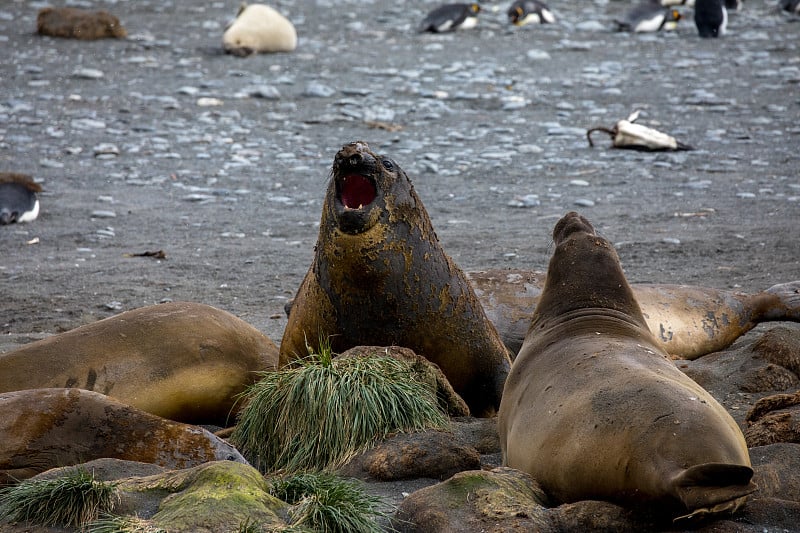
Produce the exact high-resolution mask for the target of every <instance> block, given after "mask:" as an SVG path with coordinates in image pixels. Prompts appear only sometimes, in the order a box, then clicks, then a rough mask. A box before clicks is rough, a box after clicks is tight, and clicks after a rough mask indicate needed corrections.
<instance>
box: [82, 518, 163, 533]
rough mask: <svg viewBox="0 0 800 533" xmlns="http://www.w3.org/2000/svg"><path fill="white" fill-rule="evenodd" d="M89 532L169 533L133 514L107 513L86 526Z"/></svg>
mask: <svg viewBox="0 0 800 533" xmlns="http://www.w3.org/2000/svg"><path fill="white" fill-rule="evenodd" d="M86 531H87V532H88V533H167V531H166V530H165V529H162V528H160V527H157V526H155V525H153V524H152V523H151V522H149V521H147V520H142V519H141V518H137V517H133V516H111V515H105V516H102V517H100V518H99V519H98V520H95V521H94V522H92V523H91V524H89V525H88V527H86Z"/></svg>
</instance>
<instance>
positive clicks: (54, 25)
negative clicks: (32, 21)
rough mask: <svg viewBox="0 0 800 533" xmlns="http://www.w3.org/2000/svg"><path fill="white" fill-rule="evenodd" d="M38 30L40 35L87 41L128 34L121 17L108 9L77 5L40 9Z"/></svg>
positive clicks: (120, 36) (37, 18) (37, 21)
mask: <svg viewBox="0 0 800 533" xmlns="http://www.w3.org/2000/svg"><path fill="white" fill-rule="evenodd" d="M36 30H37V31H38V33H39V34H40V35H48V36H50V37H63V38H66V39H83V40H86V41H91V40H95V39H105V38H116V39H122V38H124V37H127V36H128V32H127V31H125V28H124V27H123V26H122V24H120V22H119V19H118V18H117V17H115V16H114V15H112V14H110V13H108V12H107V11H87V10H85V9H79V8H77V7H44V8H42V9H40V10H39V14H38V15H37V17H36Z"/></svg>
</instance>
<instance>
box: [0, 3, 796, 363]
mask: <svg viewBox="0 0 800 533" xmlns="http://www.w3.org/2000/svg"><path fill="white" fill-rule="evenodd" d="M57 4H58V5H64V3H62V2H58V3H57ZM45 5H48V4H47V3H46V2H37V1H21V0H8V1H6V2H3V3H2V4H0V46H2V48H3V60H2V62H0V171H16V172H24V173H28V174H31V175H32V176H33V177H34V178H35V179H36V180H37V181H39V182H41V183H42V184H43V186H44V193H42V195H41V205H42V208H41V209H42V212H41V215H40V216H39V218H38V220H36V221H35V222H33V223H30V224H25V225H15V226H8V227H0V250H2V253H0V286H2V299H0V332H2V336H0V351H4V350H7V349H10V348H13V347H14V346H17V345H18V344H20V343H24V342H28V341H30V340H33V339H37V338H41V337H43V336H46V335H49V334H52V333H57V332H59V331H64V330H67V329H71V328H74V327H76V326H79V325H81V324H84V323H88V322H91V321H94V320H97V319H99V318H104V317H107V316H110V315H112V314H115V313H118V312H120V311H123V310H127V309H132V308H136V307H141V306H144V305H149V304H154V303H158V302H163V301H169V300H175V301H177V300H191V301H198V302H203V303H207V304H211V305H214V306H217V307H220V308H222V309H225V310H227V311H230V312H232V313H233V314H235V315H237V316H239V317H240V318H242V319H244V320H246V321H247V322H249V323H251V324H253V325H254V326H256V327H257V328H258V329H260V330H262V331H263V332H265V333H266V334H267V335H269V336H270V337H271V338H272V339H273V340H274V341H275V342H276V343H278V342H279V341H280V338H281V335H282V331H283V327H284V325H285V323H286V320H285V316H284V314H283V305H284V304H285V302H286V301H287V299H289V298H291V297H292V296H293V294H294V292H295V290H296V289H297V287H298V285H299V284H300V281H301V279H302V277H303V275H304V274H305V271H306V269H307V267H308V265H309V264H310V261H311V257H312V252H313V245H314V242H315V241H316V237H317V227H318V222H319V216H320V208H321V205H322V200H323V194H324V190H325V187H326V184H327V175H328V172H329V169H330V164H331V161H332V159H333V156H334V154H335V153H336V151H337V150H338V149H339V148H340V147H341V146H342V145H343V144H345V143H347V142H350V141H353V140H357V139H361V140H365V141H367V142H369V143H370V145H371V146H372V147H373V148H377V149H378V151H381V152H383V153H385V154H387V155H389V156H391V157H393V158H394V159H395V160H396V161H397V162H398V163H399V164H400V165H401V166H403V167H404V169H405V170H406V171H407V172H408V174H409V175H410V176H411V177H412V179H413V180H414V184H415V187H416V189H417V191H418V192H419V195H420V197H421V198H422V200H423V202H425V205H426V207H427V210H428V212H429V214H430V216H431V219H432V221H433V224H434V226H435V227H436V229H437V233H438V236H439V238H440V239H441V241H442V243H443V245H444V247H445V250H446V251H447V252H449V253H450V254H451V255H452V256H453V258H454V259H455V260H456V262H457V263H458V264H459V265H461V266H462V267H463V268H465V269H481V268H486V267H505V266H507V267H514V268H538V269H544V268H545V266H546V264H547V261H548V258H549V254H550V252H551V245H550V238H549V235H550V232H551V230H552V226H553V224H554V223H555V221H556V220H557V219H558V218H559V217H560V216H562V215H563V214H564V212H566V211H568V210H571V209H576V210H579V211H581V212H582V213H583V214H584V215H586V216H587V217H588V218H589V219H590V220H591V221H592V222H593V223H594V224H595V225H596V226H597V227H598V228H599V229H600V230H601V231H602V232H603V233H604V234H605V235H607V236H608V237H609V238H611V239H612V240H613V241H614V242H615V243H616V245H617V248H618V250H619V253H620V256H621V259H622V262H623V265H624V266H625V268H626V272H627V274H628V276H629V278H630V280H631V281H633V282H657V283H690V284H696V285H704V286H709V287H716V288H726V289H727V288H739V289H742V290H746V291H757V290H762V289H764V288H766V287H769V286H771V285H773V284H775V283H779V282H784V281H789V280H794V279H800V239H798V237H797V226H798V221H800V175H799V174H798V168H800V153H798V150H797V145H798V140H799V139H800V126H798V121H797V118H798V116H800V91H799V90H798V86H800V53H798V50H800V44H799V43H800V24H798V23H797V22H796V21H795V19H793V18H792V17H790V16H788V15H785V14H783V13H780V12H779V11H778V10H777V9H776V2H772V1H764V0H746V2H745V5H744V8H743V10H742V11H741V12H739V13H736V14H732V15H731V17H730V23H729V33H728V35H726V36H725V37H723V38H721V39H716V40H701V39H700V38H699V37H698V36H697V31H696V29H695V28H694V25H693V23H692V21H691V10H690V9H686V10H684V11H685V13H686V14H687V15H688V19H687V20H683V21H682V22H681V24H680V25H679V28H678V30H677V31H676V32H673V33H669V34H667V33H662V34H652V35H631V34H625V33H615V32H613V31H611V28H612V27H613V24H612V20H613V18H614V17H618V16H621V15H622V14H623V13H624V12H625V11H626V10H627V9H628V8H629V7H630V6H631V4H630V3H629V2H627V1H611V2H607V1H602V0H597V1H594V2H588V3H587V2H575V1H573V2H560V3H559V2H552V3H551V7H552V8H553V10H554V11H555V13H556V15H557V16H558V18H559V23H558V24H556V25H552V26H541V27H524V28H512V27H509V26H508V25H507V24H506V23H505V15H504V12H505V10H506V8H507V5H506V4H504V3H499V2H490V3H486V4H484V7H485V9H484V12H483V13H482V15H481V21H480V23H479V26H478V28H476V29H475V30H471V31H468V32H461V33H456V34H446V35H429V34H425V35H418V34H416V33H415V32H414V28H415V26H416V24H417V23H418V22H419V21H420V20H421V19H422V17H423V16H424V14H425V13H426V12H427V11H428V10H429V9H431V8H432V7H434V6H435V5H436V3H435V2H422V1H420V0H412V1H409V2H396V3H389V2H380V1H377V0H357V1H356V0H338V1H334V0H319V1H315V2H310V1H308V2H306V1H303V2H290V1H288V0H287V1H281V2H275V3H272V5H274V6H275V7H277V8H278V9H279V10H280V11H281V12H283V13H284V14H285V15H287V16H288V17H289V18H290V19H291V20H292V21H293V22H294V24H295V25H296V27H297V31H298V35H299V45H298V49H297V50H296V52H294V53H291V54H278V55H262V56H251V57H247V58H237V57H233V56H227V55H224V54H222V53H221V36H222V32H223V29H224V26H225V24H226V23H227V21H228V20H230V19H231V18H232V17H233V16H234V15H235V12H236V9H237V7H238V1H235V2H234V1H232V0H231V1H226V2H222V1H207V2H191V1H189V0H175V1H168V0H136V1H134V0H115V1H106V2H92V1H88V0H86V1H84V0H78V1H72V2H66V5H74V6H78V7H87V8H103V9H107V10H109V11H110V12H112V13H114V14H115V15H117V16H118V17H119V18H120V20H121V21H122V23H123V25H124V26H125V27H126V28H127V30H128V33H129V37H128V38H127V39H125V40H105V41H96V42H81V41H73V40H62V39H52V38H45V37H40V36H38V35H36V34H35V26H36V24H35V20H36V14H37V12H38V10H39V9H40V8H41V7H44V6H45ZM493 8H497V10H498V11H493ZM635 109H641V110H642V113H641V118H640V119H639V121H640V122H641V123H644V124H646V125H649V126H651V127H655V128H657V129H659V130H661V131H664V132H666V133H670V134H672V135H674V136H676V137H677V138H678V139H679V140H681V141H682V142H684V143H687V144H690V145H692V146H694V147H695V148H696V150H694V151H690V152H675V153H640V152H631V151H627V150H614V149H611V148H610V141H609V140H608V139H607V138H605V137H603V136H602V135H599V134H598V135H596V136H595V141H596V144H597V146H596V147H595V148H590V147H589V146H588V144H587V141H586V137H585V132H586V129H587V128H590V127H594V126H600V125H602V126H608V127H610V126H612V125H613V124H614V123H615V122H616V121H617V120H620V119H623V118H625V117H627V116H628V114H629V113H630V112H631V111H633V110H635ZM158 250H161V251H163V252H164V254H165V256H166V258H165V259H156V258H152V257H142V256H137V255H136V254H143V253H144V252H153V251H158Z"/></svg>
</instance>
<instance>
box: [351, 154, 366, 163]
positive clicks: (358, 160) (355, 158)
mask: <svg viewBox="0 0 800 533" xmlns="http://www.w3.org/2000/svg"><path fill="white" fill-rule="evenodd" d="M362 159H363V158H362V157H361V154H357V155H351V156H350V164H351V165H354V166H355V165H358V164H359V163H361V160H362Z"/></svg>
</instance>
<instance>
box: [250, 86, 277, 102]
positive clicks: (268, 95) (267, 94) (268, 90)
mask: <svg viewBox="0 0 800 533" xmlns="http://www.w3.org/2000/svg"><path fill="white" fill-rule="evenodd" d="M248 95H249V96H252V97H253V98H264V99H266V100H279V99H280V97H281V92H280V91H279V90H278V88H277V87H275V86H274V85H259V86H257V87H253V88H252V89H250V90H249V91H248Z"/></svg>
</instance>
